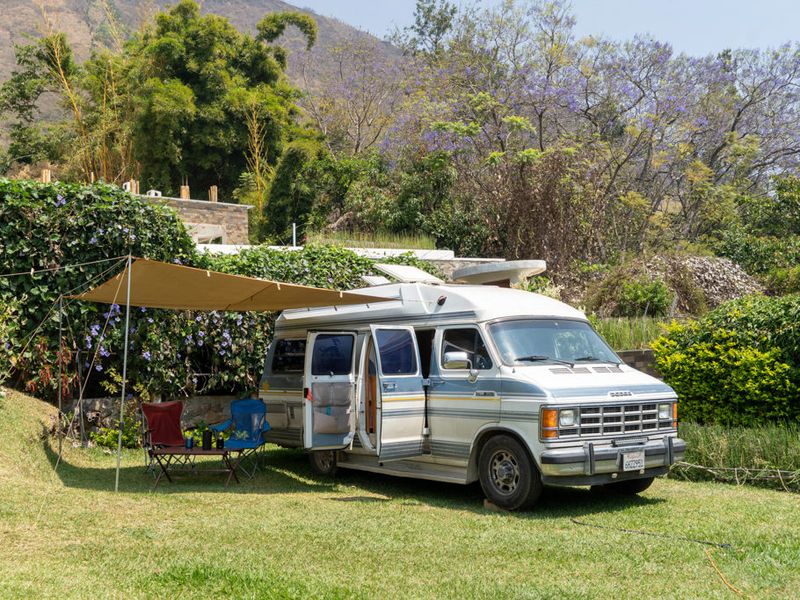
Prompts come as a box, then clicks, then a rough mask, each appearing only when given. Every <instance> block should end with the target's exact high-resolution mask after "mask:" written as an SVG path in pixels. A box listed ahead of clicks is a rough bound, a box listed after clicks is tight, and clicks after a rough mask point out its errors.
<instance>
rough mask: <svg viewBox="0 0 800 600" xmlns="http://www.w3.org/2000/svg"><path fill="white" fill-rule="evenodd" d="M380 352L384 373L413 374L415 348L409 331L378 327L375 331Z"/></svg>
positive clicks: (414, 370)
mask: <svg viewBox="0 0 800 600" xmlns="http://www.w3.org/2000/svg"><path fill="white" fill-rule="evenodd" d="M375 337H376V338H377V339H376V341H377V343H378V350H379V351H380V353H381V372H382V373H383V374H384V375H414V374H416V372H417V349H416V347H415V345H414V338H413V336H412V335H411V332H410V331H406V330H404V329H378V330H377V331H376V332H375Z"/></svg>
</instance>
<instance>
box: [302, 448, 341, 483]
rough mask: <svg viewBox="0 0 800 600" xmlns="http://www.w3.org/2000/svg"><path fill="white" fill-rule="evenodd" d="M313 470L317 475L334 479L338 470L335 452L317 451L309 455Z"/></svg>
mask: <svg viewBox="0 0 800 600" xmlns="http://www.w3.org/2000/svg"><path fill="white" fill-rule="evenodd" d="M308 460H309V462H310V463H311V470H312V471H314V473H316V474H317V475H325V476H326V477H333V476H334V475H336V471H337V470H338V467H337V464H336V451H335V450H317V451H315V452H311V453H309V455H308Z"/></svg>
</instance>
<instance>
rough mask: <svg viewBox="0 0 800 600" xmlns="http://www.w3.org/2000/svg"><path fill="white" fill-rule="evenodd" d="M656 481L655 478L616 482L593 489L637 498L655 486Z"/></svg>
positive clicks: (593, 487)
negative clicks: (636, 496)
mask: <svg viewBox="0 0 800 600" xmlns="http://www.w3.org/2000/svg"><path fill="white" fill-rule="evenodd" d="M654 480H655V477H644V478H642V479H627V480H625V481H616V482H614V483H606V484H604V485H598V486H592V489H593V490H594V489H595V488H597V491H600V492H604V493H609V494H619V495H620V496H635V495H636V494H641V493H642V492H643V491H645V490H646V489H647V488H649V487H650V486H651V485H653V481H654Z"/></svg>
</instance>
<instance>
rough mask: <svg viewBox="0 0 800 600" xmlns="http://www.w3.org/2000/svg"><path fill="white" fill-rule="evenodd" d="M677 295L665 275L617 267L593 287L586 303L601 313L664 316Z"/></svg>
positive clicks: (604, 314) (612, 315)
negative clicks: (659, 276) (641, 272)
mask: <svg viewBox="0 0 800 600" xmlns="http://www.w3.org/2000/svg"><path fill="white" fill-rule="evenodd" d="M674 297H675V296H674V294H673V293H672V291H671V290H670V288H669V287H668V286H667V284H666V283H665V282H664V281H663V280H662V279H658V278H656V277H655V276H652V275H648V274H639V273H635V272H633V271H631V270H630V269H629V268H626V267H617V268H616V269H614V270H613V271H611V272H610V273H609V274H608V275H607V276H606V277H605V278H603V279H602V280H601V281H599V282H597V283H595V284H594V285H592V286H591V287H590V290H589V294H588V296H587V299H586V304H587V308H588V309H589V310H592V311H593V312H596V313H597V314H599V315H601V316H609V317H641V316H648V317H663V316H666V315H667V314H669V310H670V307H671V305H672V301H673V299H674Z"/></svg>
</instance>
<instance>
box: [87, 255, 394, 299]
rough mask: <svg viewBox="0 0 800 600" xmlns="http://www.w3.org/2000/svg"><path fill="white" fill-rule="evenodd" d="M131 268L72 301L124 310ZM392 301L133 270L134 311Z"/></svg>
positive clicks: (170, 269) (169, 267) (213, 275)
mask: <svg viewBox="0 0 800 600" xmlns="http://www.w3.org/2000/svg"><path fill="white" fill-rule="evenodd" d="M127 271H128V269H127V267H126V268H125V269H123V271H122V272H121V273H119V274H117V275H115V276H114V277H112V278H111V279H109V280H108V281H106V282H105V283H102V284H100V285H98V286H97V287H95V288H93V289H91V290H89V291H87V292H84V293H83V294H79V295H77V296H71V298H76V299H78V300H88V301H90V302H102V303H106V304H119V305H121V306H124V305H125V296H126V293H127ZM386 300H390V298H381V297H378V296H368V295H366V294H357V293H353V292H337V291H336V290H328V289H324V288H316V287H310V286H306V285H296V284H292V283H280V282H277V281H269V280H266V279H256V278H254V277H242V276H241V275H229V274H228V273H219V272H217V271H208V270H206V269H196V268H193V267H184V266H181V265H175V264H170V263H164V262H158V261H154V260H147V259H143V258H137V259H136V260H134V261H133V263H132V264H131V306H146V307H148V308H169V309H176V310H227V311H275V310H284V309H287V308H307V307H308V308H312V307H317V306H341V305H345V304H367V303H372V302H385V301H386Z"/></svg>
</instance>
